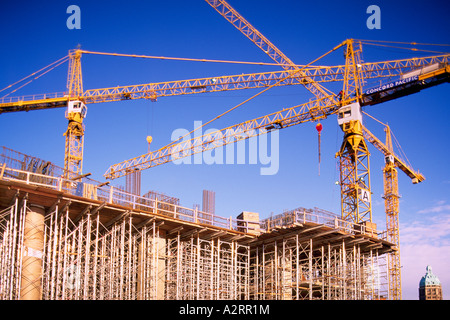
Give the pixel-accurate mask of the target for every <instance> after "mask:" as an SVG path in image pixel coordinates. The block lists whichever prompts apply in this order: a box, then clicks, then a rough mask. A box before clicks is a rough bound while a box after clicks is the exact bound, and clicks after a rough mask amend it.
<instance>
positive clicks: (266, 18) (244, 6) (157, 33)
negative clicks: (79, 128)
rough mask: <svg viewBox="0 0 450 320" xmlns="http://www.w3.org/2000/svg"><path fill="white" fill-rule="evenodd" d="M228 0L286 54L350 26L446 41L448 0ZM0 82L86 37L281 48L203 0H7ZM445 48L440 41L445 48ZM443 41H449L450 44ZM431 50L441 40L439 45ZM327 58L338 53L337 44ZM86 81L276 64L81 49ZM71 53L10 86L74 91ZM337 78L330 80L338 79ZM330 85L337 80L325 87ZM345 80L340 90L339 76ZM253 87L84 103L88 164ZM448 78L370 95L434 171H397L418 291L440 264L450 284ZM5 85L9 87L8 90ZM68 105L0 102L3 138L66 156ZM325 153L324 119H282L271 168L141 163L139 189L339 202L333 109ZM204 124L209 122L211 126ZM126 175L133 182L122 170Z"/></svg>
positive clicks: (336, 36)
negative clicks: (394, 93) (388, 96)
mask: <svg viewBox="0 0 450 320" xmlns="http://www.w3.org/2000/svg"><path fill="white" fill-rule="evenodd" d="M230 3H231V5H232V6H233V7H234V8H235V9H236V10H237V11H238V12H240V13H241V14H242V15H243V16H244V17H245V18H246V19H247V20H249V21H250V23H252V24H253V25H254V26H255V27H256V28H257V29H258V30H259V31H261V32H262V33H263V34H264V35H265V36H266V37H267V38H268V39H270V40H271V41H272V42H273V43H274V44H275V45H276V46H277V47H278V48H279V49H280V50H282V51H283V52H284V53H285V54H286V55H287V56H288V57H289V58H290V59H291V60H293V61H294V62H295V63H298V64H306V63H308V62H310V61H311V60H313V59H315V58H316V57H318V56H320V55H321V54H323V53H325V52H327V51H328V50H330V49H331V48H333V47H334V46H336V45H337V44H339V43H341V42H342V41H343V40H345V39H346V38H356V39H372V40H387V41H405V42H412V41H415V42H423V43H447V44H448V43H450V33H449V31H450V21H449V20H448V14H449V12H450V7H449V4H448V2H447V1H427V2H426V3H424V2H423V1H377V2H372V1H339V2H337V1H286V0H280V1H268V0H258V1H256V0H246V1H232V0H230ZM71 4H76V5H78V6H79V7H80V9H81V30H69V29H68V28H67V27H66V20H67V18H68V17H69V14H67V13H66V9H67V7H68V6H69V5H71ZM371 4H377V5H378V6H379V7H380V9H381V29H379V30H369V29H368V28H367V27H366V20H367V18H368V17H369V14H367V13H366V9H367V7H368V6H369V5H371ZM0 30H2V41H1V44H0V70H1V76H0V88H4V87H5V86H7V85H9V84H11V83H13V82H15V81H17V80H18V79H20V78H22V77H24V76H26V75H28V74H30V73H32V72H34V71H36V70H38V69H39V68H41V67H43V66H45V65H47V64H49V63H51V62H53V61H55V60H57V59H59V58H61V57H63V56H65V55H66V54H67V52H68V50H69V49H73V48H75V47H76V46H77V45H78V44H80V45H81V47H82V48H83V49H86V50H91V51H104V52H118V53H131V54H147V55H158V56H172V57H188V58H205V59H226V60H241V61H262V62H272V61H271V60H270V59H269V58H268V57H267V56H266V55H265V54H264V53H263V52H262V51H261V50H259V49H258V48H257V47H256V46H255V45H254V44H253V43H251V42H250V41H249V40H248V39H247V38H245V37H244V36H243V35H242V34H241V33H240V32H239V31H238V30H236V29H235V28H234V27H233V26H232V25H231V24H229V23H228V22H227V21H226V20H225V19H223V18H222V17H221V16H220V15H219V14H218V13H217V12H216V11H215V10H214V9H213V8H211V7H210V6H209V5H208V4H207V3H206V2H204V1H200V0H198V1H135V0H130V1H127V2H122V1H120V2H119V1H74V2H68V1H45V2H31V1H30V2H12V1H10V2H3V3H2V5H1V10H0ZM440 49H442V48H440ZM447 49H448V47H447ZM431 50H433V48H431ZM414 55H423V54H421V53H411V52H408V51H403V50H396V49H392V48H390V49H388V48H385V49H380V48H370V47H367V51H365V52H364V59H365V62H370V61H380V60H388V59H395V58H408V57H413V56H414ZM323 63H324V64H325V63H326V64H332V65H337V64H343V63H344V60H343V55H342V51H338V52H336V53H334V54H333V55H332V56H330V58H328V59H327V60H326V61H324V62H323ZM82 68H83V80H84V88H85V89H94V88H102V87H109V86H116V85H131V84H140V83H149V82H160V81H168V80H179V79H180V80H181V79H190V78H197V77H206V76H220V75H228V74H240V73H248V72H262V71H272V70H279V68H277V67H273V66H272V67H268V66H258V67H257V66H242V65H223V64H206V63H187V62H173V61H172V62H168V61H160V60H139V59H131V58H117V57H99V56H92V55H84V56H83V58H82ZM66 77H67V64H65V65H64V66H61V67H59V68H57V69H55V70H54V71H52V72H51V73H49V74H48V75H46V76H44V77H42V78H41V79H38V80H36V81H34V82H33V83H32V84H30V85H28V86H27V87H25V88H24V89H21V90H20V91H18V92H17V93H15V94H13V96H14V95H26V94H34V93H51V92H60V91H65V90H66V88H65V86H66ZM329 87H330V86H329ZM330 88H332V89H333V90H334V89H335V87H330ZM337 91H339V90H337ZM256 92H258V91H257V90H256V91H253V90H252V91H235V92H224V93H218V94H207V95H192V96H179V97H167V98H160V99H159V100H158V102H156V103H152V102H150V101H149V100H136V101H125V102H113V103H104V104H95V105H88V108H89V110H88V116H87V119H86V120H85V125H86V134H85V139H86V140H85V154H84V155H85V157H84V158H85V161H84V172H92V173H93V177H94V178H96V179H98V180H102V179H103V178H102V175H103V173H104V172H105V171H106V170H107V168H108V167H109V166H110V165H111V164H114V163H117V162H120V161H123V160H125V159H129V158H131V157H134V156H138V155H140V154H143V153H145V152H146V151H147V144H146V140H145V138H146V136H147V135H152V136H153V141H154V142H153V143H152V150H155V149H157V148H159V147H161V146H164V145H165V144H167V143H168V142H170V137H171V134H172V132H173V131H174V130H175V129H177V128H185V129H188V130H191V129H193V126H194V120H201V121H203V122H206V121H208V120H210V119H212V118H213V117H215V116H216V115H218V114H220V113H222V112H224V111H226V110H227V109H229V108H230V107H232V106H234V105H236V104H238V103H240V102H241V101H243V100H245V99H246V98H248V97H250V96H251V95H253V94H255V93H256ZM448 93H449V85H448V84H443V85H440V86H438V87H434V88H431V89H428V90H425V91H423V92H421V93H418V94H415V95H412V96H409V97H405V98H401V99H398V100H395V101H391V102H387V103H384V104H382V105H377V106H373V107H368V108H366V110H365V111H366V112H368V113H370V114H371V115H373V116H375V117H376V118H378V119H379V120H381V121H383V122H385V123H386V122H387V123H389V125H390V126H391V128H392V130H393V132H394V134H395V136H396V137H397V139H398V141H399V142H400V144H401V146H402V148H403V150H404V151H405V153H406V154H407V156H408V158H409V160H410V162H411V164H412V165H413V167H414V168H416V169H419V170H420V171H421V172H423V174H424V175H425V177H426V181H425V182H423V183H422V184H419V185H412V184H411V182H410V180H409V178H407V177H406V176H405V175H404V174H403V173H399V177H400V178H399V180H400V181H399V184H400V193H401V195H402V198H401V203H400V206H401V207H400V210H401V213H400V225H401V230H400V236H401V246H402V257H401V258H402V266H403V269H402V272H403V297H404V298H405V299H417V298H418V291H417V287H418V284H419V280H420V277H421V276H422V275H424V274H425V267H426V265H427V264H431V265H432V267H433V272H434V273H435V274H436V275H437V276H438V277H439V278H440V279H441V281H442V282H443V286H444V294H445V298H447V299H448V298H449V294H448V293H447V292H450V275H449V274H448V272H447V271H448V270H449V269H450V168H449V165H448V164H449V151H448V150H449V149H450V142H449V139H448V138H449V133H448V124H447V123H448V119H450V111H449V108H448V107H449V102H448ZM1 94H3V92H2V93H1ZM310 98H311V94H310V93H309V92H308V91H306V90H305V89H304V88H301V87H298V86H295V87H285V88H274V89H271V90H269V91H268V92H266V93H265V94H263V95H262V96H260V97H258V98H256V99H254V100H253V101H252V102H250V103H248V104H246V105H245V106H244V107H241V108H239V110H236V111H235V112H233V113H231V114H229V115H228V116H227V117H224V118H223V119H221V120H220V121H217V122H214V123H213V124H212V125H211V126H209V127H208V128H222V127H225V126H228V125H232V124H235V123H239V122H242V121H245V120H248V119H251V118H255V117H257V116H262V115H264V114H267V113H269V112H273V111H277V110H279V109H282V108H284V107H289V106H293V105H297V104H301V103H303V102H306V101H308V100H309V99H310ZM64 111H65V110H64V109H55V110H42V111H34V112H29V113H15V114H3V115H1V116H0V124H1V125H0V145H5V146H7V147H10V148H12V149H15V150H18V151H21V152H24V153H27V154H31V155H34V156H38V157H41V158H43V159H47V160H50V161H52V162H54V163H56V164H59V165H61V166H62V165H63V159H64V137H63V133H64V132H65V130H66V126H67V121H66V119H65V118H64ZM322 124H323V126H324V129H323V132H322V163H321V175H320V176H318V161H317V133H316V130H315V128H314V126H315V123H306V124H303V125H299V126H295V127H292V128H289V129H286V130H282V131H280V149H279V152H280V155H279V161H280V163H279V171H278V173H277V174H276V175H272V176H262V175H260V168H261V167H262V166H263V165H262V164H261V163H260V162H258V164H253V165H252V164H245V165H225V164H224V165H207V164H202V165H178V166H177V165H174V164H167V165H164V166H160V167H156V168H153V169H150V170H147V171H144V172H143V173H142V191H143V192H146V191H147V190H150V189H151V190H157V191H160V192H164V193H166V194H168V195H172V196H175V197H178V198H180V199H181V203H182V204H184V205H185V206H187V207H192V205H193V204H195V203H201V196H202V190H203V189H209V190H214V191H215V192H216V213H217V214H218V215H221V216H225V217H229V216H233V217H235V216H236V215H238V214H239V213H240V212H241V211H244V210H245V211H255V212H259V213H260V216H261V218H265V217H268V216H269V215H270V214H271V213H272V212H273V213H274V214H277V213H280V212H282V211H283V210H284V209H293V208H296V207H300V206H302V207H306V208H311V207H315V206H317V207H320V208H323V209H326V210H329V211H333V212H335V213H339V210H340V209H339V208H340V197H339V188H338V186H336V185H335V181H336V180H338V176H339V172H338V170H337V166H336V159H335V158H334V155H335V153H336V151H338V149H339V147H340V144H341V140H342V133H341V131H340V129H339V128H338V125H337V121H336V118H335V117H330V118H328V119H326V120H325V121H323V122H322ZM366 125H367V126H368V128H369V129H370V130H371V131H372V132H374V133H375V134H377V136H378V137H379V138H381V139H383V140H384V134H383V131H382V128H381V126H380V125H378V124H377V123H375V122H373V121H370V120H367V122H366ZM205 129H206V128H205ZM370 148H371V149H370V151H371V153H372V157H371V168H372V176H371V177H372V192H373V213H374V220H375V222H377V223H378V226H379V229H385V216H384V203H383V199H382V198H381V195H382V193H383V185H382V171H381V168H382V166H383V158H382V157H381V154H380V153H379V152H378V151H377V150H376V149H375V148H372V147H371V146H370ZM118 183H122V184H123V183H124V182H123V181H119V182H118Z"/></svg>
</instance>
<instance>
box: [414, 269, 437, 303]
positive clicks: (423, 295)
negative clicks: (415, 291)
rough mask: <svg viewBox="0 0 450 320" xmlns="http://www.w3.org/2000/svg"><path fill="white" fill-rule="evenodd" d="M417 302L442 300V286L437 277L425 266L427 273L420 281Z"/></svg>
mask: <svg viewBox="0 0 450 320" xmlns="http://www.w3.org/2000/svg"><path fill="white" fill-rule="evenodd" d="M419 300H442V286H441V282H440V281H439V279H438V277H437V276H436V275H435V274H433V272H432V271H431V266H427V273H426V274H425V275H424V276H423V277H422V279H420V284H419Z"/></svg>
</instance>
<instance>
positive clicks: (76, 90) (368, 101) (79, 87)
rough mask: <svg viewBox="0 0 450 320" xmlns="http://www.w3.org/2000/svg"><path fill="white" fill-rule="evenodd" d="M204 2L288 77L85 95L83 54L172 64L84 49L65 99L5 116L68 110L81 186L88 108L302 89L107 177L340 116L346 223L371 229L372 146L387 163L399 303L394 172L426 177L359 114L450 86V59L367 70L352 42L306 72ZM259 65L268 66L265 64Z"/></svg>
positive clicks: (26, 105)
mask: <svg viewBox="0 0 450 320" xmlns="http://www.w3.org/2000/svg"><path fill="white" fill-rule="evenodd" d="M206 2H207V3H208V4H209V5H211V6H212V7H213V8H214V9H215V10H216V11H217V12H218V13H219V14H221V15H222V16H223V17H224V18H225V19H226V20H228V21H229V22H230V23H231V24H233V26H234V27H236V28H237V29H238V30H239V31H240V32H241V33H243V34H244V35H245V36H246V37H247V38H249V39H250V40H251V41H252V42H253V43H254V44H255V45H256V46H257V47H259V48H260V49H261V50H263V51H264V52H265V53H266V54H267V55H268V56H269V57H270V58H271V59H272V60H273V61H274V62H275V63H274V64H272V65H277V66H280V67H282V69H283V70H282V71H273V72H262V73H251V74H245V75H244V74H241V75H230V76H214V77H208V78H201V79H188V80H178V81H167V82H159V83H147V84H138V85H128V86H120V87H110V88H99V89H89V90H84V88H83V81H82V72H81V57H82V55H83V54H101V55H113V56H132V57H141V58H153V59H155V58H156V59H167V57H155V56H142V55H140V56H138V55H128V54H117V53H104V52H92V51H87V50H81V49H80V48H78V49H75V50H70V51H69V54H68V56H67V57H65V58H64V59H65V60H66V61H68V62H69V72H68V80H67V90H68V91H67V92H64V93H55V94H43V95H34V96H27V97H12V98H9V97H6V98H2V99H0V113H8V112H20V111H29V110H40V109H50V108H60V107H66V108H67V111H66V118H67V119H68V128H67V131H66V132H65V137H66V144H65V158H64V159H65V160H64V163H65V165H64V168H65V169H66V170H65V171H66V175H67V177H68V178H72V179H75V178H76V177H77V176H79V175H81V174H82V162H83V143H84V124H83V120H84V118H85V117H86V115H87V107H86V105H87V104H93V103H102V102H110V101H123V100H134V99H142V98H145V99H150V100H151V101H156V100H157V98H159V97H167V96H175V95H186V94H198V93H207V92H219V91H230V90H241V89H252V88H265V89H264V90H266V89H267V88H272V87H275V86H284V85H302V86H304V87H305V88H306V89H307V90H308V91H310V92H311V93H312V94H313V95H314V99H313V100H311V101H309V102H306V103H303V104H300V105H297V106H294V107H288V108H285V109H283V110H280V111H277V112H274V113H272V114H268V115H264V116H262V117H259V118H256V119H253V120H248V121H245V122H243V123H240V124H237V125H234V126H230V127H228V128H224V129H222V130H218V131H216V132H212V133H209V134H207V135H204V136H201V137H196V138H194V139H191V140H188V141H182V142H180V143H174V144H169V145H167V146H165V147H163V148H160V149H159V150H156V151H153V152H149V153H147V154H144V155H142V156H138V157H135V158H132V159H130V160H127V161H124V162H121V163H119V164H115V165H112V166H111V167H110V168H109V169H108V171H107V172H106V173H105V177H106V178H108V179H115V178H118V177H121V176H125V175H127V174H128V173H129V172H130V171H133V170H144V169H147V168H151V167H154V166H157V165H161V164H164V163H167V162H170V161H173V160H175V159H178V158H181V157H186V156H189V155H191V154H195V153H198V152H203V151H206V150H211V149H213V148H216V147H219V146H223V145H226V144H229V143H233V142H236V141H240V140H242V139H248V138H250V137H252V136H256V135H260V134H264V133H267V132H270V131H272V130H279V129H283V128H287V127H291V126H294V125H297V124H301V123H304V122H309V121H318V120H321V119H324V118H326V117H328V116H330V115H333V114H336V115H337V117H338V124H339V125H340V127H341V128H342V130H343V132H344V141H343V143H342V145H341V148H340V150H339V151H338V152H337V154H336V156H337V157H339V164H340V174H341V176H340V186H341V211H342V213H341V214H342V217H343V218H344V219H347V220H349V221H352V222H354V223H361V224H365V223H370V222H371V221H372V208H371V201H370V195H371V191H370V168H369V151H368V149H367V144H366V140H367V141H369V142H371V143H372V144H373V145H375V147H376V148H377V149H379V150H380V151H381V152H383V153H386V155H387V156H388V159H389V163H388V162H387V163H386V167H385V169H384V175H385V201H386V202H385V205H386V208H387V209H386V214H387V219H388V237H390V238H389V239H390V240H391V241H392V242H393V243H394V244H396V245H397V249H398V250H397V251H396V254H398V256H397V257H398V259H392V260H391V261H392V267H391V265H390V279H389V281H390V287H396V288H397V289H395V290H393V291H392V292H393V293H392V296H393V297H394V298H399V297H401V288H400V286H399V284H400V280H399V279H400V267H399V266H400V265H399V242H398V190H397V188H398V187H397V172H396V168H399V169H401V170H402V171H404V172H405V173H406V174H407V175H408V176H410V177H412V179H413V182H420V181H422V180H423V179H424V177H423V176H422V175H420V174H418V173H416V172H415V171H414V170H412V169H411V168H410V166H409V165H407V164H405V163H404V162H403V161H401V160H400V159H399V158H398V157H397V156H396V155H395V154H393V150H391V147H390V145H389V143H388V142H387V143H386V145H385V144H383V143H382V142H381V141H380V140H378V139H376V137H375V136H373V135H372V134H371V133H370V132H369V131H368V130H367V129H366V128H365V127H364V126H363V125H362V111H361V108H362V107H365V106H371V105H376V104H380V103H383V102H385V101H389V100H392V99H396V98H399V97H402V96H406V95H409V94H413V93H416V92H419V91H420V90H422V89H425V88H429V87H431V86H435V85H438V84H441V83H444V82H449V79H450V76H449V75H450V67H449V64H448V60H449V56H450V55H449V54H441V55H434V56H428V57H417V58H410V59H402V60H391V61H381V62H371V63H365V62H363V61H362V59H361V57H360V54H361V52H362V44H363V43H364V41H362V40H352V39H349V40H346V41H344V42H342V43H341V44H339V45H338V46H336V47H334V48H333V49H331V50H330V51H329V52H327V53H326V54H324V55H323V56H321V57H319V58H318V59H315V60H314V61H312V62H311V63H309V64H307V65H296V64H294V63H293V62H292V61H291V60H290V59H289V58H288V57H287V56H286V55H285V54H283V53H282V52H281V51H280V50H279V49H278V48H277V47H276V46H275V45H273V44H272V43H271V42H270V41H269V40H268V39H267V38H266V37H264V35H262V33H260V32H259V31H258V30H257V29H256V28H254V27H253V26H252V25H251V24H250V23H249V22H248V21H247V20H245V19H244V18H243V17H242V16H241V15H240V14H239V13H238V12H237V11H236V10H234V9H233V8H232V7H231V6H230V5H229V4H228V3H227V2H226V1H223V0H206ZM339 48H343V49H344V52H345V64H343V65H338V66H317V65H314V63H316V62H317V61H318V60H320V59H321V58H322V57H324V56H325V55H328V54H329V53H331V52H334V51H336V50H337V49H339ZM184 60H193V61H194V60H196V61H203V62H205V61H209V62H227V63H230V61H213V60H205V59H198V60H197V59H184ZM234 63H237V62H234ZM239 63H245V62H239ZM253 64H255V63H253ZM256 64H261V65H262V64H263V63H256ZM392 78H394V79H396V80H395V81H393V82H392V81H391V82H386V80H387V79H388V80H390V79H392ZM368 79H379V80H380V81H384V82H383V83H382V84H381V85H380V86H379V87H375V88H370V89H367V90H363V88H364V85H365V81H366V80H368ZM328 82H342V83H343V87H342V91H341V92H340V93H339V94H336V93H334V92H332V91H330V90H328V89H327V88H325V87H324V86H323V85H322V84H323V83H328ZM396 199H397V200H396ZM396 201H397V202H396ZM388 207H389V209H388ZM392 208H394V209H392ZM395 230H397V231H395ZM391 231H392V232H391ZM389 232H391V234H389ZM395 232H397V233H395ZM399 288H400V289H399ZM399 290H400V294H399Z"/></svg>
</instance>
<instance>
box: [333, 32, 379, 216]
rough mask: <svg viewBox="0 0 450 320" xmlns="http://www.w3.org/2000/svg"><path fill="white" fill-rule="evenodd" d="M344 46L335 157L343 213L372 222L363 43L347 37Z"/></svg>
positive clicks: (343, 214)
mask: <svg viewBox="0 0 450 320" xmlns="http://www.w3.org/2000/svg"><path fill="white" fill-rule="evenodd" d="M346 43H347V45H346V47H345V66H346V68H345V75H344V84H343V89H342V91H341V93H340V98H341V103H342V107H341V108H340V109H339V113H338V124H339V126H340V127H341V129H342V131H343V132H344V140H343V142H342V145H341V148H340V150H339V152H337V153H336V157H339V169H340V181H339V184H340V187H341V215H342V219H345V220H348V221H351V222H353V223H371V222H372V204H371V190H370V166H369V156H370V153H369V150H368V148H367V144H366V142H365V140H364V136H363V132H362V113H361V106H360V103H359V101H360V97H361V89H362V83H363V78H362V75H361V72H360V67H361V58H360V54H361V44H360V43H358V42H357V43H354V41H353V40H351V39H350V40H347V41H346Z"/></svg>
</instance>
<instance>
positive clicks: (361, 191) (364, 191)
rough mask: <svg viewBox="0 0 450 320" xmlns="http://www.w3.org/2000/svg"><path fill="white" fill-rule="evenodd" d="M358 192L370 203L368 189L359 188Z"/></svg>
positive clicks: (361, 197)
mask: <svg viewBox="0 0 450 320" xmlns="http://www.w3.org/2000/svg"><path fill="white" fill-rule="evenodd" d="M358 194H359V199H360V200H362V201H364V202H366V203H370V192H369V190H367V189H359V190H358Z"/></svg>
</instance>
